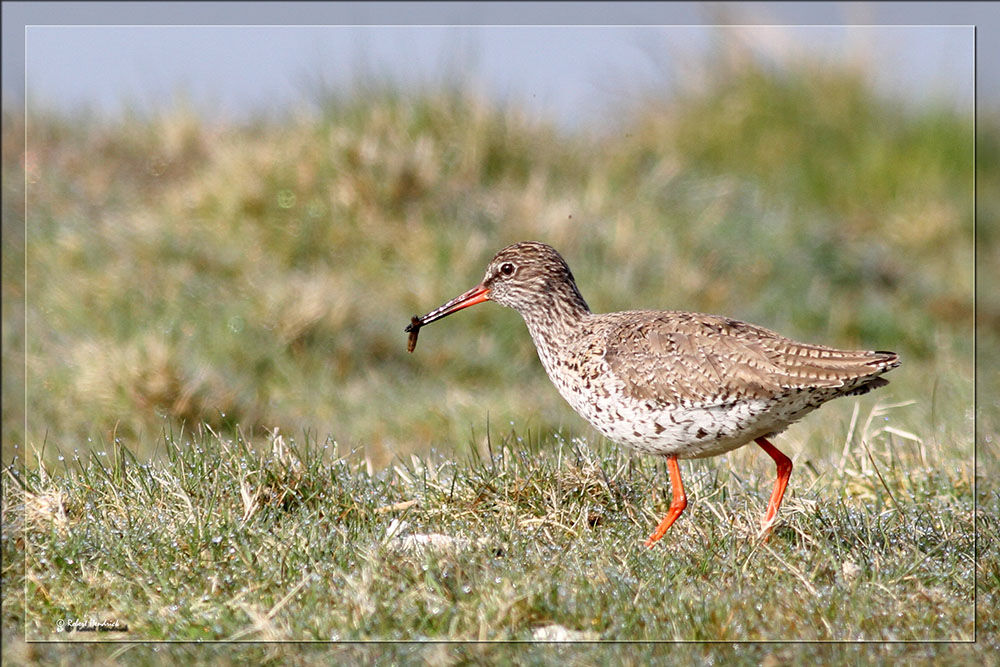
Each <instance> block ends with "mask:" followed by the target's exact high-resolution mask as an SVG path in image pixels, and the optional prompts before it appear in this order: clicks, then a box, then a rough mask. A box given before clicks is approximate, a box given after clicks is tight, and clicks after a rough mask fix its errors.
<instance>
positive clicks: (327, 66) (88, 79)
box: [3, 2, 1000, 124]
mask: <svg viewBox="0 0 1000 667" xmlns="http://www.w3.org/2000/svg"><path fill="white" fill-rule="evenodd" d="M974 4H975V3H973V5H974ZM979 7H980V8H983V7H985V8H986V9H987V10H989V11H986V12H985V13H984V12H983V11H982V10H981V9H980V10H977V9H976V8H975V7H974V6H968V5H967V3H942V4H941V5H937V4H936V3H872V4H867V3H850V4H847V3H812V4H810V3H746V4H737V5H736V6H733V7H727V6H726V3H713V4H711V5H706V4H701V3H666V4H652V3H621V4H619V5H610V4H605V3H586V4H574V3H555V4H540V3H539V4H533V3H529V4H518V3H488V4H487V5H485V6H483V5H476V4H471V3H369V4H352V3H285V4H280V3H125V4H116V3H36V4H32V3H16V2H5V3H4V5H3V10H4V47H3V48H4V72H3V74H4V78H3V85H4V97H5V99H7V100H8V101H10V100H15V101H17V100H19V99H20V101H23V97H19V95H21V93H20V87H21V86H23V85H24V82H25V80H26V81H27V91H28V98H29V101H30V102H31V103H32V104H42V105H44V106H50V107H56V108H73V107H78V106H87V107H90V108H95V109H98V110H102V111H106V112H111V113H114V112H116V111H117V110H119V109H120V108H121V105H122V104H123V103H126V102H127V103H131V104H137V105H139V106H140V107H144V108H147V109H156V108H158V107H160V106H163V105H166V104H170V103H171V100H172V99H173V97H174V96H175V95H176V93H177V92H178V91H184V92H185V93H187V94H188V96H189V97H190V98H191V99H192V101H193V102H194V103H195V105H196V107H197V108H198V109H200V110H202V111H203V112H205V113H209V114H222V115H225V116H240V115H244V114H245V113H246V112H248V111H249V112H253V111H256V110H259V109H270V110H280V109H283V108H287V107H288V106H289V105H294V104H297V103H300V102H301V101H302V100H304V99H305V100H308V98H309V94H308V91H309V88H310V85H311V83H310V82H313V83H314V82H316V81H317V80H324V81H326V82H328V83H330V84H333V85H337V86H339V85H344V84H348V83H350V82H351V81H352V80H357V79H359V78H363V76H364V75H365V74H366V73H371V72H375V73H381V74H386V75H388V76H390V77H392V78H393V79H396V80H398V81H400V82H402V83H404V84H415V83H420V82H425V83H426V82H430V83H434V82H441V81H449V80H453V79H454V78H456V77H463V78H465V79H466V80H467V81H469V82H471V83H472V84H473V85H475V86H477V87H478V88H480V89H482V90H483V91H484V92H485V93H487V94H489V95H491V96H492V97H494V98H498V99H506V98H513V99H515V100H518V101H520V102H522V105H524V106H526V107H527V108H528V110H529V111H530V112H533V113H538V114H545V115H549V116H552V117H554V118H557V119H558V120H559V121H561V122H564V123H568V124H577V123H592V122H595V121H597V122H600V120H601V119H602V118H605V117H606V115H607V113H608V112H609V111H610V110H612V109H614V108H616V107H617V106H619V104H620V102H621V101H622V98H623V97H624V98H634V97H637V96H638V95H639V94H640V93H643V92H646V91H648V90H649V89H650V88H663V87H667V86H669V85H670V84H671V74H672V73H674V74H675V73H678V72H680V73H681V74H682V75H683V73H684V72H685V71H686V67H687V66H689V65H690V64H691V63H696V62H697V54H698V53H700V52H703V51H704V49H705V48H706V45H707V44H709V42H710V40H712V39H713V38H720V35H719V33H718V31H717V30H713V29H711V28H706V27H702V26H698V25H693V26H683V25H674V26H669V27H665V26H656V27H653V26H638V25H632V26H626V27H622V26H603V27H602V26H581V25H577V26H576V27H565V26H560V25H553V24H582V23H593V22H606V23H610V22H615V23H631V24H639V23H675V24H679V23H695V24H698V23H712V22H718V21H720V20H721V19H719V17H720V16H724V17H725V19H724V20H726V21H732V22H741V23H775V24H792V23H815V24H824V23H826V24H837V23H844V22H853V23H867V24H874V23H892V22H907V23H920V22H929V21H930V22H933V21H938V22H941V23H958V24H966V25H965V26H964V27H962V26H937V27H935V26H921V25H908V26H886V25H866V26H839V25H827V26H815V25H814V26H791V25H784V26H778V27H765V26H744V27H741V28H729V29H728V31H727V32H725V33H723V34H722V36H721V39H723V40H725V41H731V40H736V39H739V40H744V41H747V42H749V43H750V44H752V45H753V47H754V49H755V50H757V51H758V52H760V53H762V54H764V57H768V58H775V59H777V60H778V61H780V60H781V59H782V58H798V57H801V56H802V55H803V54H812V55H815V56H818V57H820V58H822V59H824V60H825V61H828V62H863V63H864V64H865V65H866V66H867V68H868V70H869V71H870V72H871V75H872V77H873V80H874V81H875V83H876V84H877V85H878V86H880V87H881V88H882V89H883V90H886V91H889V92H892V93H894V94H898V95H901V96H903V97H904V98H906V99H908V100H911V101H913V102H915V103H921V102H924V101H927V100H933V99H937V100H947V101H948V103H950V104H955V105H957V106H959V108H969V109H971V104H972V100H973V94H974V92H973V91H974V79H973V76H974V72H975V70H974V66H975V59H974V46H975V42H974V37H975V32H974V30H973V29H972V28H971V27H969V26H968V24H971V23H977V22H980V23H983V22H985V23H989V22H990V21H992V24H991V25H993V26H994V27H995V26H996V25H997V20H996V19H997V17H996V8H997V7H996V5H994V4H992V3H983V4H982V5H979ZM942 8H950V10H949V11H942ZM12 10H14V11H12ZM934 10H936V13H935V11H934ZM723 11H728V12H729V13H728V14H723V13H720V12H723ZM963 12H964V14H965V18H963ZM936 17H937V18H936ZM977 17H978V18H977ZM22 19H23V20H22ZM532 20H536V21H538V22H541V23H546V24H549V25H544V26H531V25H520V26H514V25H506V26H504V27H486V26H471V25H470V26H465V27H461V26H458V27H446V26H438V27H417V26H412V25H411V26H407V25H397V26H393V27H375V26H354V27H345V26H342V25H330V24H338V23H339V24H345V23H355V24H361V23H372V22H383V23H400V24H402V23H412V22H414V21H418V22H423V23H435V24H456V23H467V24H471V23H491V24H500V23H506V24H510V23H526V22H530V21H532ZM18 23H21V29H22V37H23V38H26V42H27V49H26V51H25V50H23V44H24V39H22V41H21V44H22V46H21V49H22V51H21V52H20V53H18V52H17V51H16V50H11V48H9V47H10V46H11V42H12V41H14V42H16V41H17V40H16V39H15V40H11V39H8V37H9V36H10V35H9V34H8V30H9V29H10V28H11V26H12V25H14V26H16V25H17V24H18ZM73 23H76V24H80V23H84V24H90V25H82V26H81V25H76V26H71V25H60V24H73ZM102 23H116V24H119V25H118V26H116V27H111V26H107V25H97V24H102ZM185 23H186V24H195V25H178V24H185ZM227 23H244V24H253V23H268V24H274V25H272V26H270V27H255V26H243V27H238V26H232V27H226V26H224V25H222V24H227ZM123 24H146V25H145V26H142V25H131V26H126V25H123ZM163 24H173V27H162V26H163ZM199 24H201V25H199ZM282 24H302V25H299V26H297V27H291V26H287V25H282ZM310 24H326V25H310ZM24 25H30V26H31V27H28V28H27V30H26V31H24V30H23V26H24ZM984 29H985V28H980V34H979V47H980V69H981V70H982V68H983V58H984V56H983V53H982V51H983V49H984V48H993V49H994V51H996V47H997V44H998V43H1000V42H998V40H996V39H993V40H990V44H991V45H992V46H988V47H987V46H986V45H984V35H983V30H984ZM14 36H16V33H14ZM13 46H14V47H16V46H17V45H16V44H14V45H13ZM25 53H26V55H27V67H24V62H25V61H24V54H25ZM19 55H20V65H21V70H20V71H18V70H17V69H15V65H16V63H17V60H18V58H17V56H19ZM997 59H998V60H1000V57H998V58H997ZM980 74H982V71H981V72H980ZM18 75H20V76H18ZM25 77H26V78H25ZM991 81H992V79H991ZM979 96H980V101H981V102H982V101H983V99H984V97H985V98H989V99H993V100H994V101H995V100H996V98H997V97H1000V84H997V83H996V82H995V81H993V82H992V84H984V82H983V78H982V76H981V77H980V86H979Z"/></svg>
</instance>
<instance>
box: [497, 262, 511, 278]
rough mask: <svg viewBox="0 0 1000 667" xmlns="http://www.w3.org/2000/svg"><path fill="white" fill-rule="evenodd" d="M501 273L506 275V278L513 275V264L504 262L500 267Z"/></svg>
mask: <svg viewBox="0 0 1000 667" xmlns="http://www.w3.org/2000/svg"><path fill="white" fill-rule="evenodd" d="M500 273H502V274H504V275H505V276H509V275H511V274H513V273H514V265H513V264H511V263H510V262H504V263H503V264H501V265H500Z"/></svg>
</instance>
